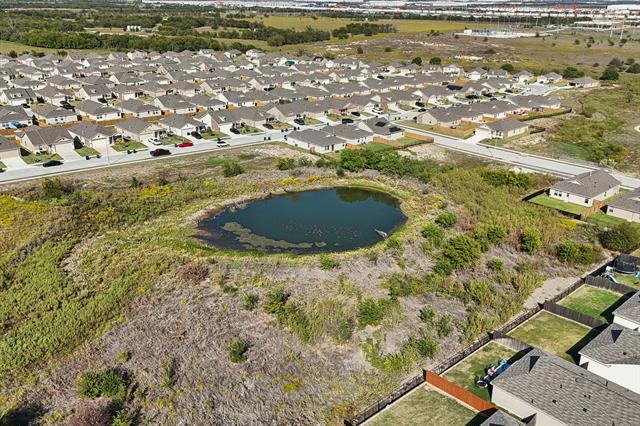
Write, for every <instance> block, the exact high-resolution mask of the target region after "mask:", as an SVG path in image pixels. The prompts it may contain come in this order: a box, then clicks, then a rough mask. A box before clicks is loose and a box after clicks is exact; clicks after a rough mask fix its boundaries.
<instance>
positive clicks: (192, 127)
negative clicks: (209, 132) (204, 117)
mask: <svg viewBox="0 0 640 426" xmlns="http://www.w3.org/2000/svg"><path fill="white" fill-rule="evenodd" d="M158 124H159V125H160V127H162V128H164V129H166V130H167V132H171V133H173V134H175V135H178V136H183V137H184V136H188V135H190V134H192V133H193V132H199V131H202V130H204V129H205V128H206V126H205V124H204V123H202V122H201V121H197V120H194V119H193V117H191V116H189V115H181V114H173V115H170V116H169V117H167V118H164V119H162V120H160V121H159V122H158Z"/></svg>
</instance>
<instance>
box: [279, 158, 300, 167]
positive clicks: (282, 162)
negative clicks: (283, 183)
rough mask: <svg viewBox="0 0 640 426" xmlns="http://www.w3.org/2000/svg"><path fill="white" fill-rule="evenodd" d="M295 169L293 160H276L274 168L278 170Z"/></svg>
mask: <svg viewBox="0 0 640 426" xmlns="http://www.w3.org/2000/svg"><path fill="white" fill-rule="evenodd" d="M295 167H296V160H295V158H289V157H279V158H278V159H277V160H276V168H277V169H278V170H291V169H294V168H295Z"/></svg>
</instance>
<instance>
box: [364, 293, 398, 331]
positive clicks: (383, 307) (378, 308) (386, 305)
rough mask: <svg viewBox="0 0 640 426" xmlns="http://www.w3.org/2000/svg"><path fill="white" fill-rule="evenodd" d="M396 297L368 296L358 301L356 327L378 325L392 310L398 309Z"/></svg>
mask: <svg viewBox="0 0 640 426" xmlns="http://www.w3.org/2000/svg"><path fill="white" fill-rule="evenodd" d="M399 307H400V304H399V303H398V299H396V298H390V299H375V298H372V297H368V298H366V299H363V300H361V301H360V302H359V303H358V314H357V317H358V327H359V328H365V327H366V326H368V325H378V324H380V323H381V322H382V320H384V319H385V318H386V317H387V315H389V314H390V313H391V311H392V310H394V309H398V308H399Z"/></svg>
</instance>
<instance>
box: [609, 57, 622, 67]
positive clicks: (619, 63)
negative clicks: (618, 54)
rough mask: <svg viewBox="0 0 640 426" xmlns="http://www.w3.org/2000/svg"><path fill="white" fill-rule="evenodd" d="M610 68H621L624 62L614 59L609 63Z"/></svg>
mask: <svg viewBox="0 0 640 426" xmlns="http://www.w3.org/2000/svg"><path fill="white" fill-rule="evenodd" d="M608 66H609V67H613V68H620V67H621V66H622V61H621V60H620V59H619V58H613V59H611V60H610V61H609V65H608Z"/></svg>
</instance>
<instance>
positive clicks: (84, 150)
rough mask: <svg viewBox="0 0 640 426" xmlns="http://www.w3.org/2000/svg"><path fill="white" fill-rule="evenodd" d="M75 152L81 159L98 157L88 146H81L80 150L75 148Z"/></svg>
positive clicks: (96, 152) (97, 153)
mask: <svg viewBox="0 0 640 426" xmlns="http://www.w3.org/2000/svg"><path fill="white" fill-rule="evenodd" d="M75 151H76V153H77V154H78V155H79V156H81V157H95V156H96V155H100V153H99V152H98V151H96V150H95V149H93V148H91V147H90V146H83V147H82V148H77V149H76V150H75Z"/></svg>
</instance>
